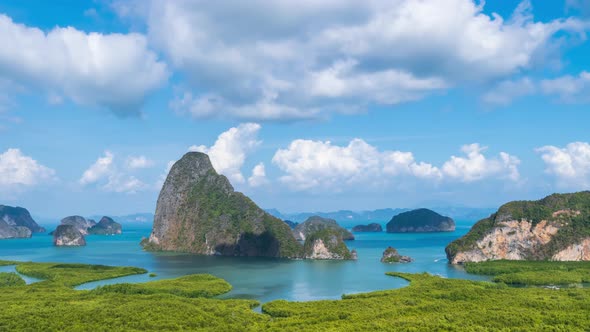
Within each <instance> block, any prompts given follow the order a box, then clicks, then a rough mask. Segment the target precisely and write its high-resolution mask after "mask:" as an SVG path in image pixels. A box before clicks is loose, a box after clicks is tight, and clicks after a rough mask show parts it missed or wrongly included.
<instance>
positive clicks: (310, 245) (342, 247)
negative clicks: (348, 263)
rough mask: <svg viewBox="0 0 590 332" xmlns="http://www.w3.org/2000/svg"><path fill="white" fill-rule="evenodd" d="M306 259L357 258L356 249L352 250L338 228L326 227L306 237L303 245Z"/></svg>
mask: <svg viewBox="0 0 590 332" xmlns="http://www.w3.org/2000/svg"><path fill="white" fill-rule="evenodd" d="M303 252H304V258H306V259H341V260H344V259H357V254H356V251H354V250H353V252H351V251H350V250H349V249H348V247H347V246H346V244H345V243H344V240H343V239H342V233H341V232H339V231H338V229H334V228H325V229H322V230H319V231H317V232H315V233H313V234H311V235H309V236H308V237H307V238H306V239H305V243H304V245H303Z"/></svg>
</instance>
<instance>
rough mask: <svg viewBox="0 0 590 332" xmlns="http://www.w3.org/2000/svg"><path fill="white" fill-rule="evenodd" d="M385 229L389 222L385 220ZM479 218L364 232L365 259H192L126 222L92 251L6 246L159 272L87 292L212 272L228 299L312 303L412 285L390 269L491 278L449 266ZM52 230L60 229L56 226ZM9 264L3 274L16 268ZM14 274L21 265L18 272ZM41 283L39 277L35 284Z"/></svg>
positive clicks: (6, 250) (16, 254) (7, 255)
mask: <svg viewBox="0 0 590 332" xmlns="http://www.w3.org/2000/svg"><path fill="white" fill-rule="evenodd" d="M383 224H384V223H383ZM472 224H473V221H458V222H457V230H456V231H455V232H452V233H422V234H417V233H415V234H388V233H356V234H355V237H356V240H354V241H348V242H347V245H348V246H349V248H350V249H356V250H357V252H358V256H359V259H358V260H357V261H304V260H279V259H261V258H237V257H207V256H194V255H186V254H171V253H150V252H145V251H143V250H142V249H141V247H140V246H139V241H140V240H141V238H142V237H144V236H148V235H149V233H150V226H151V225H124V226H123V234H121V235H116V236H87V237H86V241H87V246H86V247H76V248H66V247H54V246H53V244H52V237H51V236H49V235H46V234H36V235H34V236H33V237H32V238H30V239H14V240H1V241H0V259H6V260H19V261H35V262H71V263H88V264H105V265H128V266H138V267H143V268H145V269H147V270H148V271H149V272H153V273H156V274H157V277H156V278H149V277H148V275H147V274H145V275H140V276H129V277H123V278H118V279H112V280H103V281H99V282H93V283H88V284H85V285H82V286H80V287H79V289H91V288H94V287H96V286H98V285H103V284H108V283H118V282H143V281H149V280H156V279H160V278H170V277H178V276H182V275H186V274H192V273H209V274H213V275H215V276H217V277H220V278H223V279H225V280H227V281H228V282H229V283H231V284H232V286H233V290H232V291H231V292H230V293H228V294H226V295H224V296H223V297H239V298H250V299H256V300H259V301H261V302H263V303H264V302H267V301H271V300H275V299H286V300H292V301H309V300H317V299H339V298H340V297H341V296H342V294H351V293H359V292H369V291H374V290H383V289H391V288H399V287H403V286H405V285H407V282H406V281H404V280H401V279H399V278H393V277H388V276H386V275H385V272H389V271H400V272H411V273H421V272H428V273H431V274H437V275H441V276H444V277H449V278H465V279H475V280H485V279H486V278H485V277H482V276H476V275H470V274H467V273H465V272H464V271H463V270H462V269H461V268H460V267H454V266H451V265H449V264H448V263H447V260H446V258H445V253H444V248H445V246H446V245H447V244H448V243H449V242H451V241H452V240H454V239H456V238H458V237H460V236H462V235H463V234H465V233H466V232H467V231H468V230H469V228H470V227H471V225H472ZM48 229H52V228H48ZM387 246H393V247H395V248H397V249H398V251H399V252H400V253H401V254H402V255H407V256H411V257H412V258H414V262H412V263H408V264H383V263H381V262H380V261H379V260H380V258H381V255H382V253H383V250H385V248H387ZM10 269H11V267H4V268H3V269H2V271H10ZM12 270H13V268H12ZM29 281H34V280H29Z"/></svg>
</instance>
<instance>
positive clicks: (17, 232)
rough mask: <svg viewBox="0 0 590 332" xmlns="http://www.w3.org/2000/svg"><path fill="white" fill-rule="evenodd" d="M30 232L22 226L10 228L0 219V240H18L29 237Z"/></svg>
mask: <svg viewBox="0 0 590 332" xmlns="http://www.w3.org/2000/svg"><path fill="white" fill-rule="evenodd" d="M31 235H32V232H31V230H30V229H28V228H26V227H24V226H11V225H9V224H7V223H6V221H4V220H1V219H0V239H18V238H28V237H31Z"/></svg>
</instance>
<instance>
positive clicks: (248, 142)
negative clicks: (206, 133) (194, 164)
mask: <svg viewBox="0 0 590 332" xmlns="http://www.w3.org/2000/svg"><path fill="white" fill-rule="evenodd" d="M260 128H261V127H260V125H259V124H257V123H242V124H240V125H239V126H237V127H233V128H230V129H228V130H227V131H225V132H223V133H221V134H220V135H219V137H217V140H216V141H215V143H214V144H213V145H212V146H211V147H207V146H204V145H199V146H196V145H193V146H191V147H189V151H198V152H203V153H206V154H208V155H209V159H211V164H213V167H214V168H215V170H216V171H217V172H219V173H221V174H223V175H225V176H227V177H228V178H229V179H230V180H231V181H235V182H237V183H244V182H245V181H246V180H245V178H244V175H243V174H242V170H241V168H242V166H243V165H244V162H245V161H246V157H247V156H248V154H249V153H250V152H251V151H252V150H253V149H254V148H256V147H257V146H258V145H259V144H260V141H258V139H257V135H258V131H259V130H260Z"/></svg>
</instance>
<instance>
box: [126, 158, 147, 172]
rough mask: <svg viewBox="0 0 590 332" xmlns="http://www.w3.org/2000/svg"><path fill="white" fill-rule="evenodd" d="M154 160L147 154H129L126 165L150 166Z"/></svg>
mask: <svg viewBox="0 0 590 332" xmlns="http://www.w3.org/2000/svg"><path fill="white" fill-rule="evenodd" d="M153 165H154V162H153V161H152V160H150V159H148V158H146V157H145V156H129V157H127V161H126V166H127V168H130V169H139V168H150V167H152V166H153Z"/></svg>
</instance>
